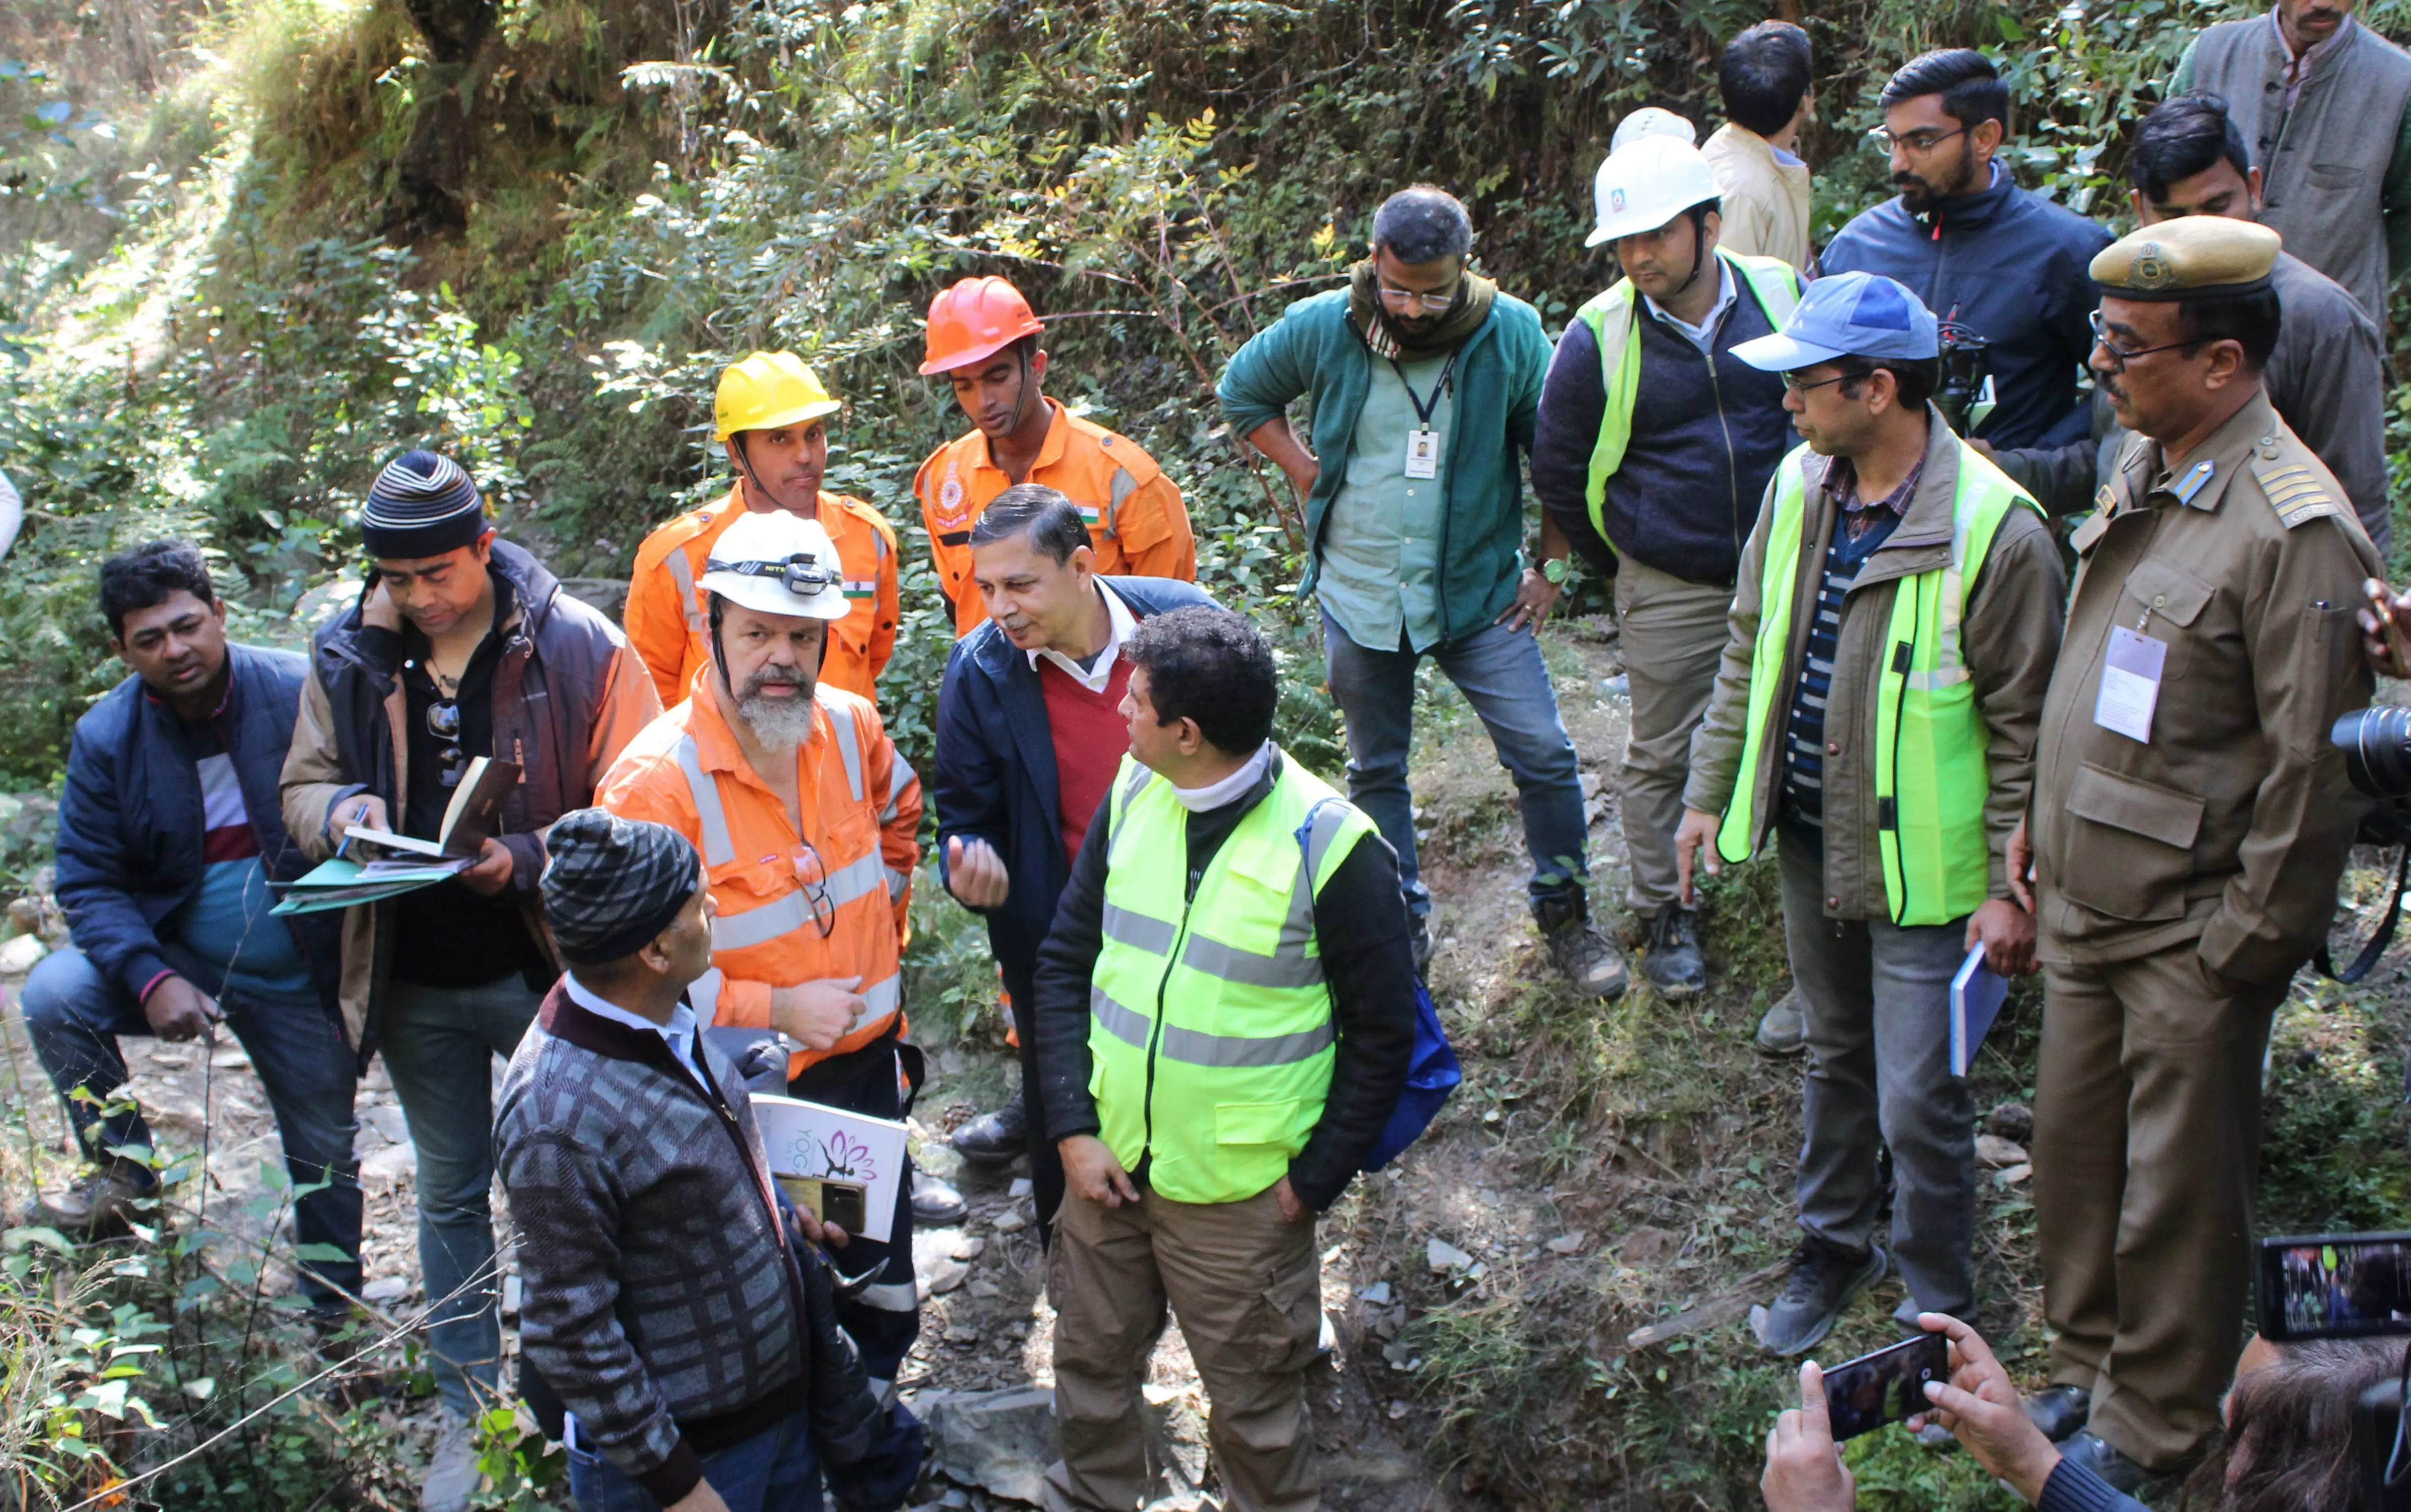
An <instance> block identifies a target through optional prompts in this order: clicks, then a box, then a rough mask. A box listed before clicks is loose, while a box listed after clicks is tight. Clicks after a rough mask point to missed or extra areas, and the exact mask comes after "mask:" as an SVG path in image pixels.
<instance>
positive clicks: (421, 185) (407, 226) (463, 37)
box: [385, 0, 495, 242]
mask: <svg viewBox="0 0 2411 1512" xmlns="http://www.w3.org/2000/svg"><path fill="white" fill-rule="evenodd" d="M402 8H403V9H404V10H406V11H407V12H409V15H410V21H411V24H412V25H413V26H415V27H416V28H417V30H418V35H419V37H421V38H423V39H424V40H425V41H426V43H427V52H428V58H429V60H430V62H431V65H432V66H431V67H430V68H429V69H428V70H427V72H426V75H425V76H424V78H425V83H424V86H423V88H422V89H421V91H420V93H419V96H418V108H417V113H416V116H415V117H414V118H413V120H412V121H411V124H410V136H409V138H408V139H407V140H406V141H405V142H404V143H403V145H402V154H401V156H400V158H399V159H397V160H396V162H395V164H394V186H393V194H392V197H391V198H388V199H387V202H386V211H385V232H386V234H387V236H390V237H394V238H397V239H398V240H402V241H405V242H410V241H417V240H419V239H421V238H424V237H431V236H446V235H450V234H452V233H453V232H456V231H459V230H460V228H462V227H464V226H466V225H467V224H468V223H469V207H468V202H467V200H466V199H465V198H463V197H462V194H461V190H460V183H461V179H462V176H463V174H464V172H465V171H466V169H467V168H468V157H469V146H470V139H469V122H470V115H471V107H472V106H473V105H474V104H475V101H476V97H477V92H478V89H479V88H480V86H482V85H483V84H484V82H485V77H486V60H485V53H486V51H487V49H486V44H487V41H488V39H489V38H490V37H491V36H492V35H493V30H494V17H495V7H494V4H493V0H402Z"/></svg>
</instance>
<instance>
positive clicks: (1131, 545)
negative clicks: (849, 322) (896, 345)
mask: <svg viewBox="0 0 2411 1512" xmlns="http://www.w3.org/2000/svg"><path fill="white" fill-rule="evenodd" d="M1044 329H1045V328H1044V327H1042V326H1041V325H1040V324H1039V323H1038V316H1036V315H1035V314H1033V313H1032V312H1031V310H1030V301H1028V300H1025V299H1023V298H1022V297H1021V291H1020V290H1019V289H1017V288H1015V287H1014V286H1012V285H1011V284H1010V283H1007V282H1006V281H1005V280H1003V279H1001V278H994V277H990V278H966V279H964V280H963V281H962V282H960V283H958V284H957V285H955V286H953V287H951V288H948V289H946V290H944V291H942V293H940V294H939V296H938V297H937V298H936V299H935V300H932V301H929V327H928V339H927V345H926V347H925V349H924V352H923V356H924V359H925V360H923V362H922V363H921V373H922V375H923V376H924V377H939V376H943V377H944V378H945V379H946V381H947V382H948V383H950V384H951V385H953V387H954V390H955V403H956V404H959V405H960V406H962V411H963V413H964V414H965V415H966V416H968V417H970V418H971V421H972V425H973V426H974V427H975V429H973V430H972V431H971V432H970V433H968V434H965V435H962V436H958V437H957V438H956V439H955V440H953V441H950V442H948V443H946V445H944V446H943V447H941V448H938V450H937V451H936V452H935V453H933V454H932V455H931V456H930V458H929V460H928V462H923V463H922V464H921V471H920V473H919V474H918V475H917V476H916V477H914V478H913V493H914V494H916V495H918V496H919V498H920V500H921V522H922V523H923V524H925V525H927V526H928V529H929V550H930V552H931V554H932V555H934V556H935V557H936V558H937V564H938V584H939V587H940V589H941V590H942V592H943V593H944V594H945V595H946V602H947V603H948V604H949V605H950V606H952V607H953V609H954V611H955V634H956V635H957V636H967V635H969V634H971V633H972V631H973V630H976V629H978V628H979V627H980V624H982V622H984V621H985V620H986V618H987V604H986V600H985V599H984V598H982V597H981V595H980V591H979V589H978V587H977V586H976V585H974V584H973V583H972V548H971V539H972V524H973V523H974V522H975V521H978V519H979V517H980V515H981V513H982V512H983V511H985V510H986V508H987V506H988V502H989V501H990V500H992V499H994V498H995V497H996V496H997V495H998V494H1000V493H1001V492H1004V491H1005V490H1006V489H1008V488H1011V487H1013V486H1014V485H1016V484H1017V483H1043V484H1045V485H1046V486H1047V487H1048V488H1051V489H1056V490H1059V491H1060V492H1062V493H1063V495H1064V496H1065V497H1067V498H1069V499H1070V500H1071V501H1072V502H1073V504H1074V505H1075V506H1078V507H1079V510H1080V520H1081V522H1082V523H1084V524H1086V525H1087V526H1088V527H1089V546H1090V547H1091V549H1093V550H1095V552H1096V553H1097V571H1098V573H1099V574H1100V575H1102V576H1104V577H1112V578H1123V577H1135V578H1177V579H1179V580H1181V581H1183V582H1195V581H1196V580H1197V540H1196V537H1195V536H1193V535H1191V532H1190V529H1189V511H1188V510H1187V509H1186V508H1184V507H1183V506H1182V505H1181V503H1180V490H1179V489H1178V488H1176V487H1175V486H1174V484H1173V481H1172V479H1171V478H1169V477H1165V476H1164V474H1163V470H1162V468H1160V467H1158V466H1156V464H1155V459H1154V458H1152V457H1149V456H1148V455H1147V453H1146V452H1144V451H1141V450H1140V449H1139V448H1138V445H1137V443H1135V442H1133V441H1132V440H1131V438H1130V437H1128V436H1126V435H1117V434H1115V433H1113V432H1111V431H1108V430H1106V429H1105V428H1104V427H1103V426H1102V425H1098V424H1095V423H1094V422H1092V421H1089V420H1085V419H1082V418H1078V417H1077V416H1074V414H1073V413H1072V412H1071V411H1069V410H1067V409H1065V408H1064V407H1063V406H1062V405H1061V404H1058V403H1057V402H1056V401H1054V400H1052V399H1048V398H1047V397H1045V395H1044V394H1042V393H1040V392H1039V385H1040V384H1041V383H1043V382H1044V381H1045V377H1046V353H1045V350H1044V349H1043V348H1042V347H1040V346H1039V345H1038V341H1039V336H1040V333H1041V332H1042V331H1043V330H1044Z"/></svg>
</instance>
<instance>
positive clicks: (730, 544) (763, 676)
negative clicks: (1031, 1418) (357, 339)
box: [595, 510, 921, 1401]
mask: <svg viewBox="0 0 2411 1512" xmlns="http://www.w3.org/2000/svg"><path fill="white" fill-rule="evenodd" d="M831 560H832V553H831V552H830V549H829V538H828V536H827V533H826V531H825V530H823V528H822V527H821V526H820V524H818V523H817V522H815V521H809V520H799V519H797V518H796V516H794V515H792V514H789V513H787V512H785V511H783V510H772V511H770V512H768V513H766V514H749V513H739V514H738V518H737V520H736V521H735V522H734V523H732V524H730V525H729V526H728V528H727V529H726V530H725V531H723V532H722V533H721V535H720V538H719V541H718V543H717V544H716V545H714V546H713V548H712V550H711V554H710V556H709V557H708V558H707V559H706V560H705V562H704V564H703V567H704V571H703V573H702V575H701V577H700V578H699V579H698V580H697V581H698V586H699V587H700V588H701V589H702V591H703V595H704V634H705V646H706V651H707V658H708V659H707V660H706V662H705V664H704V670H703V671H702V673H701V674H700V675H699V676H698V677H697V678H696V679H695V682H694V689H693V696H692V697H689V698H687V700H686V701H685V702H683V703H681V704H679V706H678V707H677V708H675V709H672V710H670V711H669V712H667V713H665V714H664V715H662V717H661V718H659V719H657V720H655V721H654V722H653V723H652V724H651V725H650V726H649V727H646V729H645V730H644V731H643V733H641V734H639V735H638V736H637V737H636V739H635V740H634V741H630V742H629V744H628V747H627V749H626V750H624V751H622V752H621V755H620V759H619V761H618V762H617V763H615V764H614V765H613V766H612V768H611V771H609V773H608V774H606V776H605V778H604V779H603V787H602V790H601V792H600V793H599V794H598V795H597V796H596V799H595V801H596V802H597V803H598V804H600V805H601V806H602V807H604V808H606V809H609V810H610V811H611V812H612V813H614V814H619V815H625V816H627V817H628V818H632V819H650V820H652V821H654V822H655V823H658V824H665V825H668V826H669V827H670V828H671V829H676V830H678V831H679V833H680V834H683V835H685V836H686V837H687V839H689V840H691V841H693V842H694V845H695V848H696V849H697V850H699V851H701V852H702V853H703V859H704V863H705V865H706V867H707V868H708V871H709V886H710V890H711V902H712V905H713V907H714V908H715V909H716V910H717V914H716V917H714V918H713V920H712V926H711V965H712V969H711V970H710V971H709V972H708V973H706V974H705V975H704V976H703V977H702V978H701V979H700V980H698V981H697V982H696V983H695V984H694V987H693V988H691V989H689V993H690V1000H691V1001H692V1002H693V1004H694V1009H695V1015H696V1017H697V1019H699V1020H701V1021H702V1022H703V1023H704V1024H706V1025H719V1026H738V1027H742V1028H748V1029H754V1030H763V1031H775V1032H776V1033H777V1034H778V1035H781V1036H783V1040H784V1041H785V1042H788V1043H789V1048H790V1049H791V1050H793V1053H792V1054H791V1055H790V1056H789V1057H788V1059H787V1066H786V1070H787V1091H788V1092H789V1093H790V1094H793V1095H795V1096H797V1097H806V1098H810V1099H811V1101H813V1102H817V1103H826V1104H828V1105H830V1106H832V1107H838V1108H850V1109H852V1110H854V1111H855V1112H859V1113H867V1114H869V1115H871V1116H873V1117H877V1118H890V1119H900V1118H902V1117H903V1116H904V1113H905V1109H906V1106H907V1104H908V1102H909V1100H910V1089H911V1088H912V1087H913V1086H917V1085H918V1084H919V1082H920V1079H921V1052H920V1051H919V1050H916V1049H913V1047H911V1046H908V1045H905V1044H903V1043H902V1035H903V1034H904V1030H905V1024H904V1013H903V1006H902V1003H901V1001H900V998H899V978H898V976H897V961H898V958H899V955H900V953H901V952H902V949H903V945H904V939H905V911H906V906H907V904H908V903H910V902H911V895H912V882H913V863H914V862H915V861H916V860H918V859H919V858H920V847H919V845H918V844H916V843H915V841H914V839H913V835H914V832H915V831H916V830H917V829H919V827H920V823H921V780H920V778H918V777H917V776H915V775H914V774H913V769H912V768H911V767H909V766H907V765H906V764H905V762H904V758H903V757H902V756H899V755H897V753H896V747H895V745H894V743H893V742H892V741H889V740H888V738H887V731H886V728H885V727H884V726H883V725H882V724H881V723H880V719H879V713H878V711H876V710H875V709H873V708H872V707H871V705H870V700H869V699H868V698H864V697H858V696H856V695H855V694H852V693H848V692H845V691H843V690H842V689H840V688H838V687H835V686H832V685H831V684H830V683H827V682H826V681H821V680H820V679H819V675H818V674H819V671H820V668H821V667H822V664H823V651H824V649H825V648H826V649H827V650H828V651H829V653H830V659H831V660H834V659H835V650H834V637H833V636H831V635H830V630H831V627H832V626H833V625H841V624H842V623H843V621H844V620H845V618H846V616H847V614H848V613H849V606H848V605H847V603H846V600H845V595H844V588H843V583H842V580H841V579H840V575H839V573H838V572H837V571H834V570H832V569H830V568H829V567H828V566H827V565H826V564H827V563H828V562H830V561H831ZM911 1184H912V1183H911V1182H910V1180H909V1173H908V1179H907V1181H906V1182H904V1183H903V1185H904V1188H905V1189H906V1191H909V1189H910V1187H911ZM893 1222H894V1226H893V1228H892V1229H891V1231H890V1234H889V1237H888V1239H887V1240H886V1242H884V1243H879V1242H874V1241H871V1240H867V1239H862V1238H856V1239H855V1240H854V1241H853V1242H852V1243H850V1244H848V1245H847V1246H846V1248H845V1250H844V1251H843V1252H842V1255H841V1257H840V1261H839V1263H840V1265H841V1267H842V1268H843V1270H845V1271H846V1272H848V1273H849V1275H850V1276H852V1277H854V1278H861V1277H864V1276H866V1275H868V1276H869V1284H867V1285H863V1286H861V1288H860V1289H859V1290H854V1289H853V1288H852V1287H848V1288H847V1293H848V1294H847V1295H841V1296H840V1299H839V1301H838V1318H839V1321H840V1322H841V1323H842V1324H843V1325H844V1326H845V1329H846V1332H848V1333H850V1334H852V1335H853V1336H854V1340H855V1343H856V1344H858V1345H860V1346H861V1349H862V1356H863V1364H864V1366H865V1368H866V1369H867V1370H868V1371H869V1374H870V1378H871V1386H872V1388H873V1389H874V1390H877V1391H879V1392H880V1393H881V1394H882V1395H883V1396H884V1397H887V1398H888V1399H889V1400H891V1401H892V1400H893V1383H894V1381H895V1379H896V1370H897V1367H898V1366H899V1365H900V1364H901V1363H902V1361H903V1358H904V1355H905V1352H906V1351H907V1350H908V1349H910V1348H911V1347H912V1343H913V1335H914V1334H915V1333H917V1332H918V1331H919V1328H920V1315H919V1307H918V1302H917V1300H916V1299H915V1297H914V1295H913V1205H912V1203H911V1201H910V1200H909V1198H908V1197H906V1196H904V1195H903V1194H901V1193H899V1197H898V1200H897V1204H896V1213H895V1218H894V1220H893ZM874 1272H875V1273H874Z"/></svg>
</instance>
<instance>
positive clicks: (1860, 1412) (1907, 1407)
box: [1825, 1333, 1951, 1444]
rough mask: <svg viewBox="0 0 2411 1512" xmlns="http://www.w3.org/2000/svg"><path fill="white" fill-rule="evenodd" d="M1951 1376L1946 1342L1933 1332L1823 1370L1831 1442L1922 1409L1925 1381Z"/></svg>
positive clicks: (1864, 1431)
mask: <svg viewBox="0 0 2411 1512" xmlns="http://www.w3.org/2000/svg"><path fill="white" fill-rule="evenodd" d="M1950 1378H1951V1341H1950V1339H1949V1337H1948V1336H1947V1335H1944V1334H1939V1333H1928V1334H1922V1335H1921V1336H1919V1337H1917V1338H1915V1339H1904V1340H1902V1341H1901V1342H1900V1343H1896V1344H1893V1345H1892V1346H1891V1347H1890V1348H1887V1349H1878V1350H1877V1351H1876V1352H1875V1353H1874V1354H1871V1355H1861V1356H1860V1357H1859V1358H1856V1359H1854V1360H1851V1361H1849V1362H1848V1364H1844V1365H1836V1366H1834V1368H1833V1369H1832V1370H1829V1371H1827V1372H1826V1373H1825V1411H1826V1413H1827V1415H1828V1417H1830V1418H1831V1420H1832V1422H1833V1425H1834V1443H1836V1444H1839V1443H1841V1442H1842V1441H1843V1440H1845V1439H1853V1438H1857V1437H1858V1436H1859V1435H1860V1434H1862V1433H1872V1432H1874V1431H1876V1430H1877V1429H1878V1428H1881V1427H1883V1425H1884V1424H1886V1423H1897V1422H1901V1421H1903V1420H1904V1419H1906V1418H1907V1417H1910V1416H1912V1415H1914V1414H1917V1413H1921V1412H1924V1411H1925V1410H1926V1409H1927V1408H1929V1407H1931V1406H1932V1405H1933V1403H1931V1402H1927V1401H1926V1400H1925V1383H1926V1382H1928V1381H1947V1380H1949V1379H1950Z"/></svg>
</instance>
